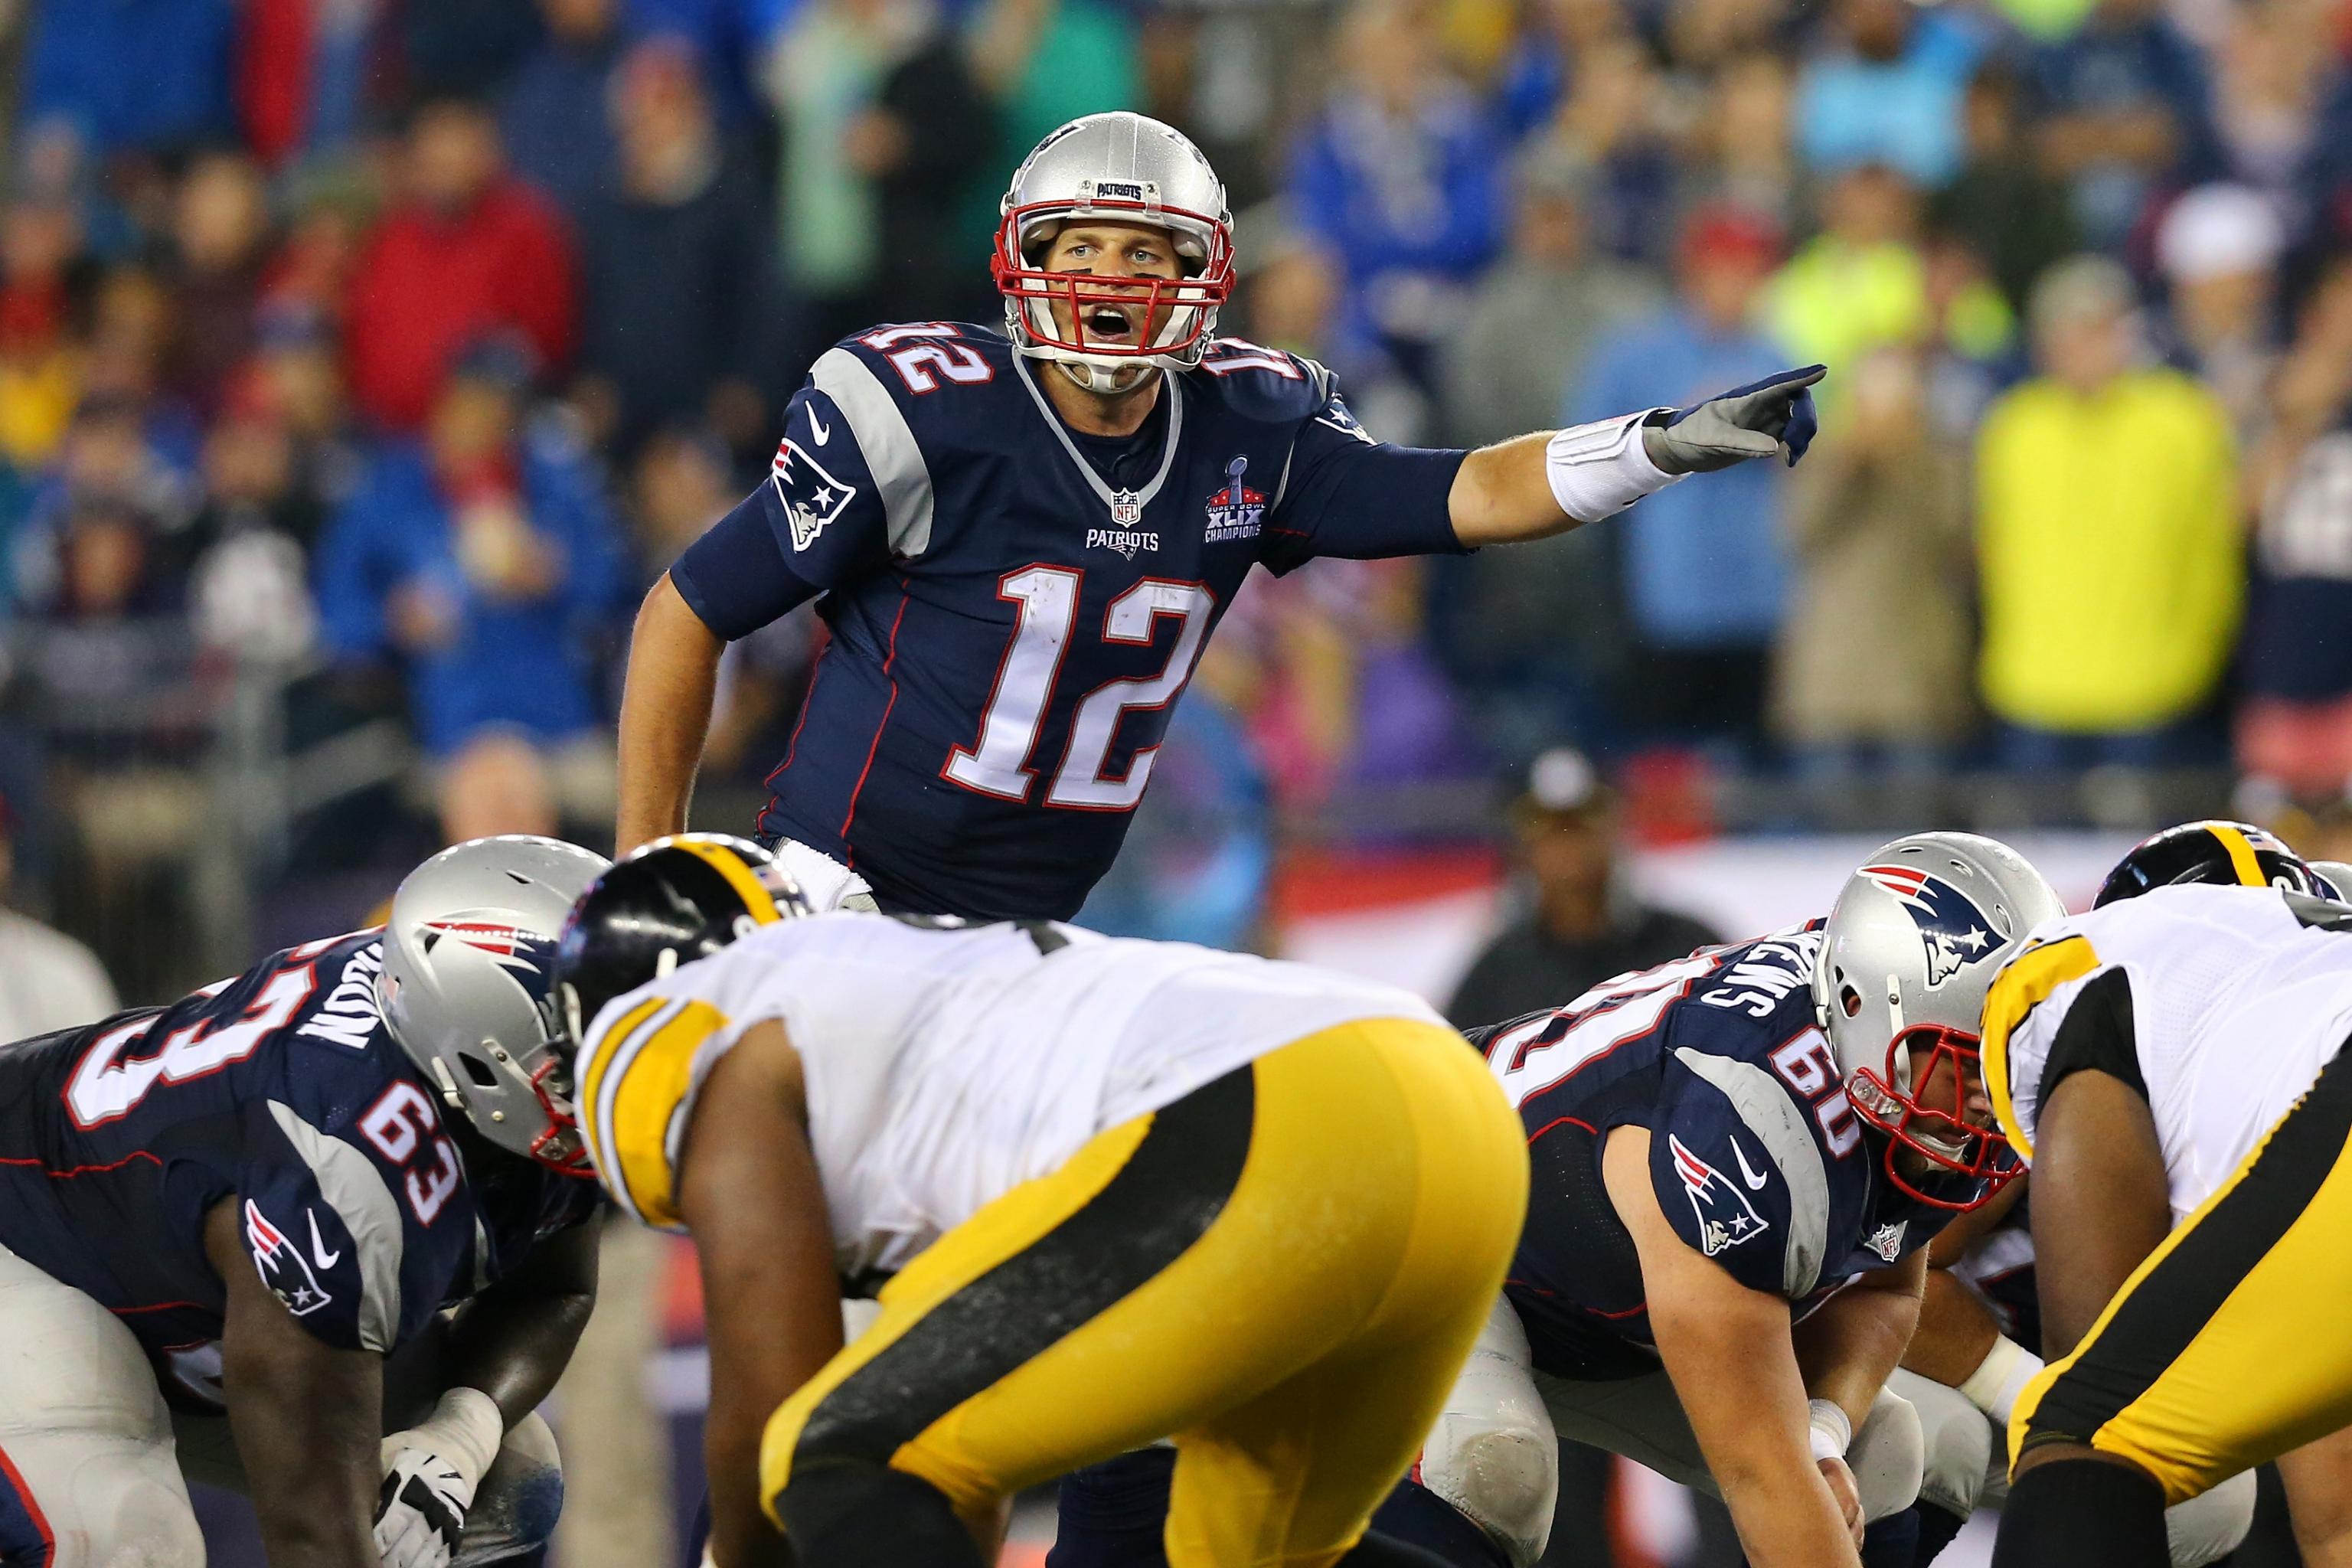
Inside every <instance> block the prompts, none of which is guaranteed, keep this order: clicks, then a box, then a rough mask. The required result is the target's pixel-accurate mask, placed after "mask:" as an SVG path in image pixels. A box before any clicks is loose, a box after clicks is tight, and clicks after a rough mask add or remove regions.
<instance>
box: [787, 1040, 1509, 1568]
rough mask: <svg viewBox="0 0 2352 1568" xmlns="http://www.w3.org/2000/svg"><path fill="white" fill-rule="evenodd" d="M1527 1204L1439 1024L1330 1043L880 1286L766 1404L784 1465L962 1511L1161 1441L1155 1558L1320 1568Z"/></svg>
mask: <svg viewBox="0 0 2352 1568" xmlns="http://www.w3.org/2000/svg"><path fill="white" fill-rule="evenodd" d="M1527 1190H1528V1163H1527V1152H1526V1143H1525V1141H1524V1139H1523V1138H1522V1136H1521V1134H1520V1129H1519V1122H1518V1119H1517V1117H1516V1116H1515V1115H1514V1114H1513V1113H1512V1112H1511V1110H1510V1108H1509V1107H1508V1105H1507V1103H1506V1102H1505V1100H1504V1099H1503V1096H1502V1094H1501V1092H1500V1091H1499V1090H1498V1089H1497V1088H1496V1085H1495V1082H1494V1080H1493V1079H1492V1078H1490V1077H1489V1076H1488V1074H1487V1072H1486V1065H1485V1064H1484V1063H1483V1062H1481V1061H1480V1060H1479V1058H1478V1057H1477V1055H1476V1053H1475V1052H1474V1051H1472V1050H1471V1049H1470V1047H1468V1046H1467V1045H1465V1043H1464V1042H1463V1040H1462V1039H1461V1037H1459V1036H1457V1035H1455V1034H1454V1033H1453V1032H1452V1031H1451V1030H1448V1029H1444V1028H1442V1027H1439V1026H1435V1025H1432V1024H1426V1023H1421V1022H1416V1021H1412V1020H1404V1019H1378V1020H1372V1021H1368V1022H1361V1023H1355V1024H1349V1025H1344V1026H1340V1027H1339V1028H1334V1029H1328V1030H1326V1031H1324V1032H1322V1033H1320V1034H1318V1035H1314V1036H1311V1037H1307V1038H1306V1039H1303V1040H1299V1041H1297V1042H1295V1043H1294V1044H1291V1045H1288V1046H1286V1047H1282V1048H1280V1049H1279V1050H1276V1051H1274V1052H1272V1053H1271V1054H1269V1055H1267V1056H1265V1057H1262V1058H1259V1059H1258V1060H1257V1061H1256V1062H1255V1063H1253V1064H1252V1065H1251V1066H1249V1067H1247V1068H1242V1069H1240V1070H1238V1071H1236V1072H1234V1073H1233V1074H1230V1075H1228V1076H1227V1077H1226V1078H1223V1079H1219V1080H1217V1081H1216V1082H1215V1083H1213V1084H1210V1085H1208V1086H1206V1087H1204V1088H1202V1089H1198V1090H1195V1091H1194V1092H1193V1093H1192V1094H1191V1095H1188V1096H1186V1097H1185V1098H1184V1099H1182V1100H1178V1101H1177V1102H1176V1103H1174V1104H1173V1105H1170V1106H1167V1107H1164V1108H1162V1109H1161V1110H1158V1111H1155V1112H1153V1113H1151V1114H1150V1115H1148V1116H1143V1117H1139V1118H1137V1119H1136V1120H1134V1121H1129V1122H1126V1123H1124V1124H1122V1125H1120V1126H1118V1127H1114V1128H1112V1129H1110V1130H1109V1131H1106V1132H1103V1133H1101V1134H1099V1135H1098V1136H1097V1137H1096V1138H1095V1139H1094V1140H1092V1141H1091V1142H1088V1143H1087V1144H1086V1145H1085V1146H1084V1147H1083V1148H1081V1149H1080V1150H1079V1151H1078V1152H1076V1154H1074V1155H1073V1156H1071V1158H1070V1160H1069V1161H1068V1162H1067V1163H1066V1164H1064V1165H1063V1166H1062V1168H1061V1169H1060V1170H1058V1171H1056V1172H1055V1173H1053V1174H1052V1175H1050V1176H1046V1177H1044V1178H1042V1179H1041V1180H1038V1181H1034V1182H1029V1183H1026V1184H1023V1185H1021V1186H1019V1187H1015V1188H1014V1189H1013V1190H1012V1191H1011V1192H1009V1193H1006V1194H1004V1195H1003V1196H1002V1197H1000V1198H998V1199H997V1200H996V1201H995V1202H993V1203H992V1204H990V1205H988V1206H987V1207H986V1208H983V1209H982V1210H981V1211H980V1212H979V1213H978V1214H976V1215H973V1216H972V1217H971V1219H970V1220H968V1221H966V1222H965V1223H964V1224H962V1225H960V1226H957V1227H956V1228H955V1229H954V1230H952V1231H950V1232H949V1233H948V1234H947V1235H946V1236H944V1237H940V1240H939V1241H938V1242H937V1243H936V1244H935V1245H933V1246H932V1247H930V1248H929V1250H927V1251H925V1252H924V1253H923V1254H921V1255H920V1256H919V1257H918V1258H916V1259H915V1260H914V1261H913V1262H912V1263H911V1264H909V1265H908V1268H906V1269H905V1270H904V1271H903V1272H901V1273H900V1274H899V1275H898V1278H897V1279H893V1280H892V1281H891V1282H890V1284H889V1285H888V1286H887V1287H886V1288H885V1289H883V1291H882V1293H881V1302H882V1314H881V1316H880V1318H879V1319H878V1320H877V1321H876V1323H875V1325H874V1327H873V1328H872V1329H870V1330H869V1331H866V1333H865V1334H863V1335H861V1336H860V1337H859V1338H858V1339H857V1340H856V1342H854V1343H852V1344H851V1345H849V1346H848V1347H847V1348H846V1349H845V1350H844V1351H843V1352H841V1353H840V1354H839V1355H837V1356H835V1358H834V1360H833V1361H832V1362H831V1363H828V1364H827V1365H826V1366H825V1368H824V1370H823V1371H822V1372H820V1373H818V1374H817V1375H816V1377H815V1378H814V1379H813V1380H811V1381H810V1382H809V1383H808V1384H807V1385H806V1386H804V1387H803V1388H802V1389H801V1390H800V1391H799V1392H798V1393H797V1394H794V1395H793V1397H792V1398H791V1399H790V1400H788V1401H786V1402H785V1404H784V1405H782V1407H781V1408H780V1409H778V1410H777V1412H776V1414H775V1415H774V1416H773V1417H772V1419H771V1420H770V1421H769V1423H768V1429H767V1435H766V1439H765V1442H764V1444H763V1446H762V1448H761V1465H760V1468H761V1496H762V1497H763V1498H764V1499H766V1500H767V1502H768V1506H769V1510H770V1511H771V1513H773V1512H774V1511H775V1500H776V1498H777V1496H778V1494H779V1493H781V1492H782V1489H783V1488H784V1486H785V1484H786V1482H787V1481H789V1480H790V1479H791V1477H792V1473H793V1466H794V1465H795V1464H814V1463H816V1462H819V1461H822V1460H825V1459H833V1458H864V1459H870V1460H875V1461H877V1462H881V1461H887V1463H889V1464H891V1465H892V1466H894V1467H896V1468H898V1469H901V1470H904V1471H907V1472H909V1473H911V1474H913V1475H917V1476H919V1477H921V1478H923V1479H925V1480H928V1481H929V1482H930V1483H931V1484H932V1485H934V1486H936V1487H938V1488H939V1489H940V1490H941V1491H942V1492H944V1493H946V1494H947V1496H948V1498H949V1499H950V1500H951V1501H953V1502H954V1503H955V1504H956V1506H957V1508H958V1510H960V1511H961V1512H964V1513H965V1514H966V1515H967V1516H968V1517H969V1516H971V1515H972V1514H974V1513H975V1512H978V1511H982V1510H985V1509H987V1508H988V1507H989V1506H991V1505H992V1503H993V1502H994V1501H995V1500H998V1499H1001V1498H1003V1497H1004V1496H1006V1495H1008V1494H1010V1493H1012V1492H1013V1491H1016V1490H1018V1489H1021V1488H1024V1487H1027V1486H1032V1485H1034V1484H1036V1483H1038V1482H1041V1481H1044V1480H1047V1479H1051V1478H1053V1477H1055V1476H1058V1475H1061V1474H1064V1473H1065V1472H1066V1471H1069V1470H1072V1469H1075V1468H1077V1467H1079V1466H1081V1465H1086V1464H1090V1463H1093V1462H1095V1461H1097V1460H1099V1459H1105V1458H1110V1457H1111V1456H1112V1455H1115V1454H1118V1453H1122V1452H1125V1451H1127V1450H1129V1449H1130V1448H1135V1447H1140V1446H1142V1445H1144V1444H1146V1443H1149V1442H1150V1441H1152V1440H1153V1439H1155V1438H1159V1437H1161V1436H1169V1435H1171V1434H1173V1435H1174V1436H1175V1439H1176V1446H1177V1450H1178V1458H1177V1463H1176V1477H1175V1485H1174V1496H1173V1500H1172V1502H1171V1508H1170V1511H1169V1519H1168V1531H1167V1542H1168V1555H1169V1561H1170V1563H1171V1565H1172V1568H1260V1565H1266V1568H1272V1565H1276V1564H1280V1565H1284V1568H1290V1565H1297V1568H1323V1565H1325V1564H1328V1563H1334V1562H1336V1561H1337V1560H1338V1559H1339V1557H1340V1555H1341V1554H1342V1553H1344V1552H1346V1551H1347V1550H1348V1549H1349V1548H1350V1547H1351V1546H1353V1545H1354V1544H1355V1543H1356V1542H1357V1540H1358V1539H1359V1538H1360V1536H1361V1535H1362V1534H1363V1531H1364V1526H1365V1521H1367V1520H1368V1519H1369V1518H1370V1514H1371V1511H1372V1510H1373V1508H1374V1507H1376V1506H1377V1505H1378V1504H1379V1502H1380V1500H1381V1498H1382V1496H1383V1495H1384V1494H1385V1493H1386V1492H1387V1491H1388V1489H1390V1488H1391V1486H1393V1485H1394V1484H1395V1483H1396V1481H1397V1479H1398V1478H1399V1477H1400V1476H1402V1474H1403V1473H1404V1471H1405V1469H1406V1468H1407V1467H1408V1466H1409V1465H1410V1464H1411V1463H1412V1459H1413V1457H1414V1456H1415V1455H1416V1454H1417V1453H1418V1452H1419V1450H1420V1447H1421V1443H1422V1439H1423V1436H1424V1435H1425V1434H1426V1432H1427V1430H1428V1428H1429V1426H1430V1424H1431V1423H1432V1422H1433V1420H1434V1419H1435V1418H1436V1415H1437V1414H1438V1412H1439V1410H1440V1409H1441V1408H1442V1406H1443V1405H1444V1399H1445V1395H1446V1393H1447V1390H1448V1389H1449V1388H1450V1387H1451V1386H1452V1384H1453V1382H1454V1374H1455V1373H1456V1372H1457V1371H1458V1370H1459V1369H1460V1368H1461V1365H1462V1363H1463V1361H1464V1360H1465V1357H1466V1356H1467V1355H1468V1353H1469V1351H1470V1347H1471V1343H1472V1342H1473V1341H1475V1339H1476V1338H1477V1335H1478V1331H1479V1329H1480V1327H1481V1325H1482V1324H1484V1322H1485V1321H1486V1311H1487V1309H1488V1307H1489V1306H1490V1305H1491V1304H1492V1303H1493V1301H1494V1299H1495V1295H1496V1291H1497V1290H1498V1289H1500V1288H1501V1286H1502V1282H1503V1274H1504V1270H1505V1268H1506V1267H1507V1264H1508V1263H1509V1261H1510V1258H1511V1254H1512V1251H1513V1249H1514V1247H1516V1246H1517V1240H1518V1234H1519V1226H1520V1222H1521V1220H1522V1219H1523V1217H1524V1215H1525V1211H1526V1207H1527Z"/></svg>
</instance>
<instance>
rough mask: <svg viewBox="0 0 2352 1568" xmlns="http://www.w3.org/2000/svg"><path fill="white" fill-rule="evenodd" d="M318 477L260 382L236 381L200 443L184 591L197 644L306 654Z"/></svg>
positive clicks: (314, 622)
mask: <svg viewBox="0 0 2352 1568" xmlns="http://www.w3.org/2000/svg"><path fill="white" fill-rule="evenodd" d="M316 479H317V474H316V471H315V470H314V469H311V468H308V467H307V466H306V465H304V464H303V463H302V462H301V461H300V458H299V449H298V447H297V446H296V443H295V440H294V437H293V433H292V432H291V431H290V430H289V428H288V426H287V424H286V421H285V419H284V417H283V416H282V415H281V414H280V413H279V411H278V407H277V405H276V403H275V401H274V399H273V398H272V397H271V395H270V394H269V391H268V386H267V384H266V383H264V382H263V380H262V379H261V378H260V377H259V376H258V375H257V374H247V375H246V376H243V377H241V378H240V379H239V382H238V384H237V390H236V392H235V394H233V395H231V397H230V398H229V399H228V403H227V406H226V408H224V409H223V411H222V413H221V416H220V417H219V418H218V419H217V420H215V422H214V425H213V427H212V430H211V433H210V434H209V435H208V436H207V437H205V455H204V484H205V497H204V507H203V510H200V511H199V512H198V513H197V514H196V518H195V521H194V523H193V524H191V525H190V534H191V537H192V538H193V540H194V547H195V548H196V549H197V550H198V551H200V552H201V553H200V554H199V555H198V556H197V558H196V561H195V564H194V572H193V582H192V584H191V585H190V590H189V597H190V609H191V612H192V614H193V616H194V622H195V630H196V640H197V641H198V642H199V643H201V644H203V645H204V646H205V647H215V648H225V649H228V650H231V651H233V652H235V653H236V654H237V655H238V656H240V657H242V658H248V659H252V660H256V661H260V662H265V663H273V664H283V665H290V664H291V663H292V662H293V661H294V660H296V659H297V658H300V657H301V656H302V655H304V654H307V653H308V652H309V651H310V647H311V644H312V643H313V641H314V640H315V639H316V637H317V636H318V621H319V617H318V612H317V610H316V609H315V607H314V606H313V605H312V604H311V601H310V583H309V550H310V545H311V543H312V542H314V541H315V540H316V539H317V538H318V534H319V529H320V525H321V524H322V522H323V521H325V513H326V500H325V498H324V496H323V495H322V494H321V493H320V490H319V489H317V488H316V484H315V480H316Z"/></svg>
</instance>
